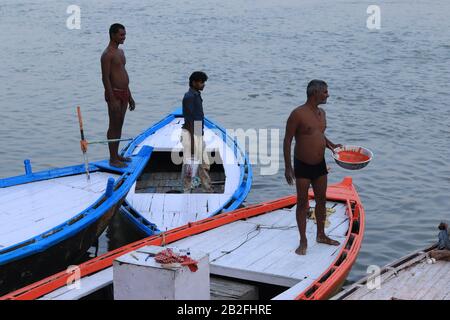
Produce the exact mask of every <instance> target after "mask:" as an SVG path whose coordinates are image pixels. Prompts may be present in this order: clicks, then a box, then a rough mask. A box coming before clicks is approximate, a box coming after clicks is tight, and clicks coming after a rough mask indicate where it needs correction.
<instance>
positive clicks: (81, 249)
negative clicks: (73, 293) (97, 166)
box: [0, 197, 125, 294]
mask: <svg viewBox="0 0 450 320" xmlns="http://www.w3.org/2000/svg"><path fill="white" fill-rule="evenodd" d="M124 199H125V197H123V198H122V199H121V200H120V201H119V202H118V203H117V204H116V205H114V206H113V207H111V208H110V209H109V210H108V211H106V213H105V214H104V215H102V216H101V217H99V218H98V219H97V220H95V221H94V222H93V223H91V224H90V225H88V226H86V227H85V228H84V229H82V230H80V232H78V233H76V234H75V235H73V236H72V237H69V238H67V239H65V240H63V241H61V242H60V243H58V244H57V245H55V246H52V247H50V248H49V249H47V250H45V251H43V252H38V253H35V254H32V255H30V256H27V257H25V258H23V259H20V260H16V261H12V262H10V263H7V264H5V265H2V266H0V294H6V293H8V292H11V291H13V290H16V289H18V288H21V287H23V286H25V285H28V284H30V283H32V282H34V281H36V280H37V279H42V278H45V277H48V276H49V275H51V274H54V273H55V272H59V271H61V270H64V269H65V268H67V266H68V265H71V264H76V263H80V262H81V261H80V260H81V259H82V258H83V256H84V255H85V254H86V251H87V250H89V248H90V247H91V246H92V245H94V244H95V242H96V241H97V239H98V237H99V236H100V235H101V234H102V233H103V231H104V230H105V229H106V227H107V226H108V224H109V221H110V220H111V218H112V217H113V216H114V214H115V213H116V212H117V210H118V209H119V207H120V206H121V204H122V202H123V200H124Z"/></svg>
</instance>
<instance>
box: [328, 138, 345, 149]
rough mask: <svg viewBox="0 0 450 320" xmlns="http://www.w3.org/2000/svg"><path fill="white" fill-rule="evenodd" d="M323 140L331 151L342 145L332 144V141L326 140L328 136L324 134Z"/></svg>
mask: <svg viewBox="0 0 450 320" xmlns="http://www.w3.org/2000/svg"><path fill="white" fill-rule="evenodd" d="M325 141H326V146H327V148H328V149H330V150H331V151H333V150H334V149H336V148H339V147H342V144H334V143H333V142H331V141H330V140H328V138H327V137H326V136H325Z"/></svg>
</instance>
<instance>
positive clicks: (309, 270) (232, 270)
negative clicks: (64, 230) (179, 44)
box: [1, 177, 364, 300]
mask: <svg viewBox="0 0 450 320" xmlns="http://www.w3.org/2000/svg"><path fill="white" fill-rule="evenodd" d="M309 196H310V207H312V208H313V207H314V200H313V199H314V198H313V193H312V191H311V192H310V194H309ZM296 200H297V199H296V196H295V195H294V196H288V197H284V198H280V199H277V200H274V201H270V202H264V203H261V204H257V205H251V206H249V207H245V208H241V209H237V210H234V211H231V212H227V213H223V214H220V215H217V216H214V217H211V218H208V219H204V220H201V221H197V222H191V223H188V224H186V225H184V226H181V227H179V228H176V229H172V230H170V231H167V232H164V233H162V234H159V235H155V236H151V237H148V238H146V239H143V240H140V241H137V242H134V243H132V244H130V245H127V246H124V247H121V248H119V249H117V250H114V251H111V252H108V253H106V254H104V255H102V256H99V257H97V258H95V259H92V260H90V261H87V262H85V263H83V264H81V265H79V266H78V267H79V268H78V269H77V270H76V272H79V275H80V277H81V281H82V282H81V283H82V286H81V287H82V288H81V289H72V288H71V286H67V284H68V283H70V280H71V279H73V278H74V274H73V273H70V272H69V273H68V272H61V273H58V274H55V275H53V276H51V277H48V278H46V279H44V280H41V281H39V282H36V283H34V284H32V285H29V286H27V287H25V288H22V289H20V290H17V291H15V292H12V293H10V294H7V295H5V296H3V297H1V299H3V300H5V299H8V300H29V299H80V298H83V297H87V296H89V295H90V294H92V293H93V292H96V291H98V290H100V289H102V288H105V287H108V286H111V285H112V281H113V279H112V278H113V277H112V263H113V261H114V260H115V259H116V258H118V257H120V256H122V255H124V254H126V253H129V252H132V251H136V250H138V249H139V248H142V247H144V246H148V245H154V246H155V245H156V246H168V247H174V248H179V249H183V248H184V249H189V250H192V251H193V250H200V251H202V252H206V253H208V254H209V259H210V273H211V277H220V278H222V279H228V280H230V281H235V282H244V283H247V284H248V283H251V284H252V285H254V286H257V287H258V288H259V289H260V292H261V293H264V298H267V297H269V298H271V299H275V300H291V299H295V300H317V299H327V298H329V297H331V296H332V295H333V294H335V293H336V292H337V291H338V290H339V289H340V287H341V286H342V285H343V283H344V281H345V279H346V278H347V276H348V274H349V272H350V270H351V268H352V266H353V264H354V262H355V260H356V258H357V255H358V253H359V250H360V247H361V242H362V239H363V235H364V209H363V206H362V203H361V200H360V198H359V196H358V193H357V191H356V189H355V187H354V185H353V182H352V179H351V178H350V177H346V178H345V179H344V180H343V181H342V182H340V183H338V184H335V185H330V186H329V187H328V189H327V221H326V229H325V231H326V234H327V235H329V236H330V237H332V238H334V239H337V240H338V241H340V245H339V246H329V245H325V244H320V243H317V242H316V241H315V233H316V226H315V225H314V223H312V221H309V223H308V224H307V237H308V238H309V239H308V240H309V241H308V243H309V247H308V251H307V254H306V255H304V256H299V255H297V254H295V253H294V251H295V249H296V248H297V247H298V244H299V236H298V229H297V224H296V219H295V209H296ZM313 217H314V215H313V214H311V219H313ZM72 270H74V269H73V268H72ZM268 295H269V296H268Z"/></svg>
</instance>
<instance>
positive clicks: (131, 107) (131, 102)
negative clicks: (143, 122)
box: [128, 96, 136, 111]
mask: <svg viewBox="0 0 450 320" xmlns="http://www.w3.org/2000/svg"><path fill="white" fill-rule="evenodd" d="M128 103H129V107H128V109H130V111H133V110H134V109H135V108H136V103H135V102H134V99H133V98H132V97H131V96H130V101H128Z"/></svg>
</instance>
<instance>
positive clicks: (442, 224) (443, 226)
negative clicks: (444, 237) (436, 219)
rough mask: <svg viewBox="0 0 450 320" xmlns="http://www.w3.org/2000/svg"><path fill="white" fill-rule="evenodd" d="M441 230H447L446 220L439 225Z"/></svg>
mask: <svg viewBox="0 0 450 320" xmlns="http://www.w3.org/2000/svg"><path fill="white" fill-rule="evenodd" d="M438 229H439V230H445V222H441V223H440V224H439V227H438Z"/></svg>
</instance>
